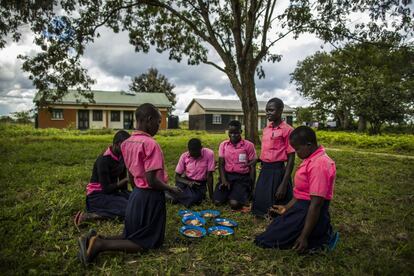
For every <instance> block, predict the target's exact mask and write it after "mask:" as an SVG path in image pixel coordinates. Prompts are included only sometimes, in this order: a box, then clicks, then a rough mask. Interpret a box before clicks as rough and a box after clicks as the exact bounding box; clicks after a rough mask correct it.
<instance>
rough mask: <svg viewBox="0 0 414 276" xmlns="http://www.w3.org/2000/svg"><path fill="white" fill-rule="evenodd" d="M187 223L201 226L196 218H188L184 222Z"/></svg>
mask: <svg viewBox="0 0 414 276" xmlns="http://www.w3.org/2000/svg"><path fill="white" fill-rule="evenodd" d="M185 224H187V225H194V226H201V225H203V224H202V223H201V221H199V220H198V219H189V220H187V221H186V222H185Z"/></svg>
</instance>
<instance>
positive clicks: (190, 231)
mask: <svg viewBox="0 0 414 276" xmlns="http://www.w3.org/2000/svg"><path fill="white" fill-rule="evenodd" d="M184 234H185V235H186V236H188V237H192V238H199V237H201V236H202V234H201V231H198V230H194V229H187V230H185V231H184Z"/></svg>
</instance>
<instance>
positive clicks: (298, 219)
mask: <svg viewBox="0 0 414 276" xmlns="http://www.w3.org/2000/svg"><path fill="white" fill-rule="evenodd" d="M309 206H310V200H298V201H297V202H296V203H295V204H294V205H293V206H292V207H291V208H290V209H289V210H288V211H287V212H286V214H284V215H282V216H277V217H276V218H274V219H273V221H272V223H271V224H270V225H269V226H268V227H267V229H266V231H265V232H263V233H262V234H260V235H258V236H256V238H255V241H254V242H255V243H256V244H257V245H258V246H260V247H264V248H279V249H290V248H292V246H293V245H294V243H295V241H296V240H297V239H298V238H299V236H300V234H301V233H302V230H303V228H304V226H305V221H306V216H307V214H308V209H309ZM332 234H333V233H332V226H331V218H330V215H329V201H327V200H326V201H325V202H324V204H323V206H322V208H321V214H320V216H319V220H318V222H317V223H316V225H315V228H314V229H313V231H312V233H311V234H310V235H309V238H308V249H320V248H323V247H324V246H325V245H327V244H328V242H329V240H330V239H331V236H332Z"/></svg>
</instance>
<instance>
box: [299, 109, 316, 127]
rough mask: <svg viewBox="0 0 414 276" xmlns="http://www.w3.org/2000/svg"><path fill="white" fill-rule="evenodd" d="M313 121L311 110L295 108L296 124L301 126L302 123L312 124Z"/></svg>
mask: <svg viewBox="0 0 414 276" xmlns="http://www.w3.org/2000/svg"><path fill="white" fill-rule="evenodd" d="M313 120H314V116H313V109H312V108H311V107H298V108H296V122H297V123H298V124H302V123H303V122H312V121H313Z"/></svg>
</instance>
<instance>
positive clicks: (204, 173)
mask: <svg viewBox="0 0 414 276" xmlns="http://www.w3.org/2000/svg"><path fill="white" fill-rule="evenodd" d="M187 146H188V151H187V152H185V153H183V154H182V155H181V157H180V160H179V161H178V164H177V167H176V168H175V181H176V186H177V187H179V188H180V189H181V190H182V193H181V195H180V196H179V197H177V198H175V201H176V202H179V203H181V204H183V205H184V206H185V207H187V208H189V207H191V206H192V205H195V204H200V203H201V202H202V200H203V199H204V198H205V195H206V190H207V187H208V193H209V196H210V199H212V196H213V172H214V170H215V162H214V152H213V151H212V150H211V149H208V148H204V147H203V146H202V145H201V141H200V139H197V138H193V139H190V140H189V141H188V145H187ZM206 186H207V187H206Z"/></svg>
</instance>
